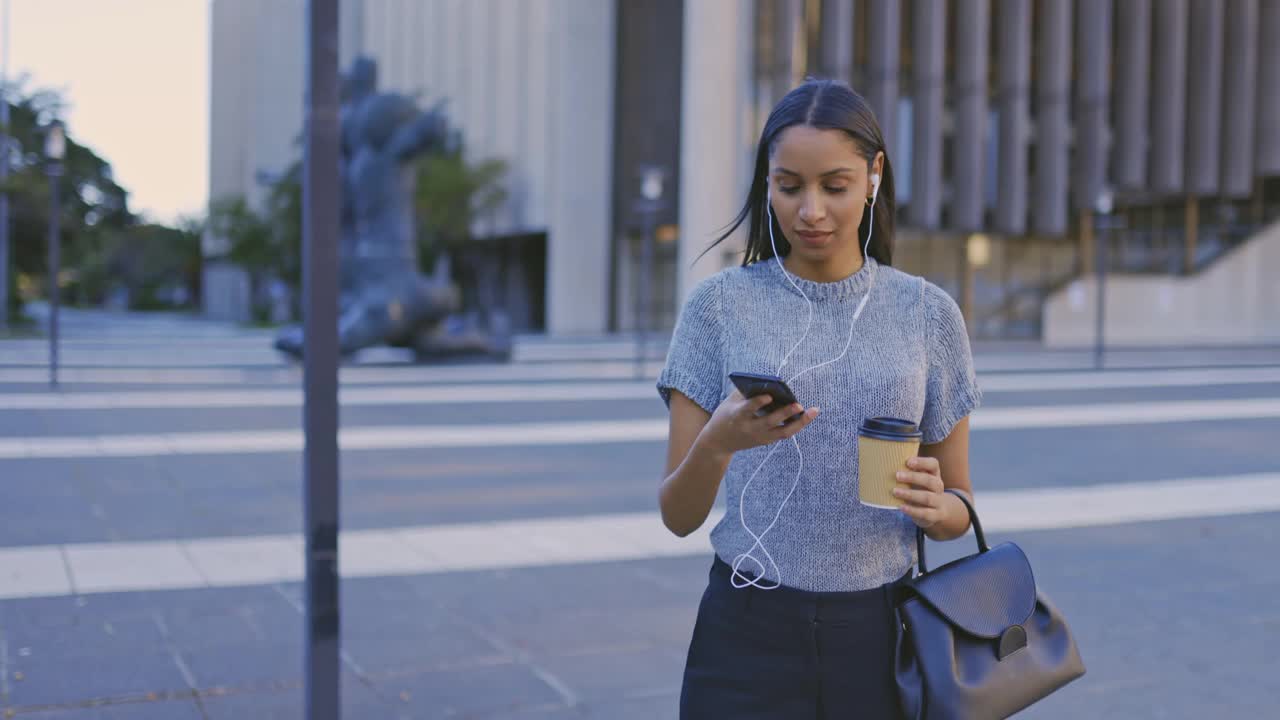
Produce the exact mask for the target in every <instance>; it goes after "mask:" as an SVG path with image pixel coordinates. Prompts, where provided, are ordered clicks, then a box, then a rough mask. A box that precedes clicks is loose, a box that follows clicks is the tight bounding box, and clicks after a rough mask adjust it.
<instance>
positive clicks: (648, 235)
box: [635, 165, 666, 380]
mask: <svg viewBox="0 0 1280 720" xmlns="http://www.w3.org/2000/svg"><path fill="white" fill-rule="evenodd" d="M665 180H666V171H665V170H664V169H663V168H661V167H659V166H656V165H645V166H642V167H641V168H640V199H639V200H637V201H636V204H635V210H636V211H637V212H638V214H639V215H640V225H641V227H640V283H639V285H640V287H639V288H637V289H636V290H637V292H636V320H635V322H636V379H637V380H640V379H643V378H644V372H645V365H646V364H647V360H648V358H647V357H646V356H647V354H648V349H647V348H646V347H645V344H646V339H647V334H648V332H649V329H650V328H651V327H652V326H653V304H652V300H651V299H650V297H651V296H650V290H651V288H650V283H651V282H652V280H653V246H654V244H655V243H656V242H657V241H658V238H657V225H658V213H659V212H661V211H662V193H663V182H664V181H665Z"/></svg>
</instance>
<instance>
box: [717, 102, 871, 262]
mask: <svg viewBox="0 0 1280 720" xmlns="http://www.w3.org/2000/svg"><path fill="white" fill-rule="evenodd" d="M793 125H806V126H809V127H814V128H819V129H823V130H841V131H843V132H844V133H845V134H847V135H848V136H849V137H850V138H851V139H852V140H853V142H854V144H855V145H856V146H857V148H858V153H859V154H860V155H862V157H864V158H866V160H867V166H868V168H870V166H871V163H872V161H874V160H875V157H876V153H877V152H883V153H884V167H883V169H882V170H881V172H880V190H879V193H878V195H877V196H876V204H875V212H874V213H869V212H864V213H863V214H862V223H861V225H859V226H858V238H859V240H858V251H859V252H861V251H862V243H863V242H864V241H865V239H866V237H867V231H868V230H869V229H870V227H869V224H870V223H872V222H874V223H875V233H874V234H873V235H872V236H871V247H870V248H869V249H868V254H869V255H871V257H873V258H875V259H876V261H877V262H879V263H880V264H882V265H891V264H893V263H892V261H893V217H894V211H895V201H894V193H893V169H892V168H891V167H890V165H889V150H888V148H886V147H885V145H884V136H883V135H882V134H881V132H880V123H879V122H878V121H877V120H876V116H875V113H874V112H872V111H871V106H870V105H869V104H867V101H866V100H865V99H864V98H863V97H862V96H861V95H859V94H858V93H856V92H854V91H853V89H852V88H850V87H849V86H848V85H845V84H844V83H842V82H839V81H837V80H817V79H809V80H806V81H805V82H804V84H802V85H800V86H798V87H796V88H795V89H793V90H792V91H791V92H789V93H787V94H786V96H785V97H783V98H782V100H780V101H779V102H778V104H777V105H776V106H774V108H773V112H771V113H769V119H768V121H766V122H765V125H764V130H763V131H762V132H761V133H760V144H759V146H758V147H757V148H756V163H755V170H754V173H753V174H752V177H751V190H750V191H749V192H748V193H747V202H746V204H745V205H743V207H742V210H741V211H740V212H739V213H738V216H737V217H736V218H734V220H733V223H731V224H730V225H729V226H728V229H726V230H725V231H724V234H723V235H721V236H720V237H719V238H717V239H716V241H715V242H713V243H711V245H710V246H709V247H708V248H707V251H710V250H711V248H714V247H715V246H717V245H719V244H720V243H722V242H724V241H725V240H726V239H728V238H729V236H731V235H733V233H734V232H735V231H736V230H737V229H738V228H739V227H740V226H741V225H742V223H744V222H748V221H749V225H748V226H747V227H748V234H747V252H746V256H745V257H743V259H742V264H743V265H750V264H751V263H753V262H757V261H760V260H767V259H769V258H771V257H773V247H772V245H771V244H770V242H769V230H768V228H766V227H765V225H764V218H765V212H764V205H765V202H766V200H765V198H766V194H767V192H768V187H769V185H768V175H769V156H770V155H772V154H773V150H774V145H775V144H776V143H777V141H778V136H779V135H781V134H782V131H783V130H786V129H787V128H789V127H791V126H793ZM873 216H874V217H873ZM773 229H774V235H775V239H776V241H777V243H778V253H779V254H780V255H782V256H783V257H786V256H787V255H788V254H790V252H791V244H790V243H789V242H787V239H786V236H785V235H784V234H783V232H782V228H781V227H780V226H779V225H778V220H777V218H776V217H775V218H774V220H773Z"/></svg>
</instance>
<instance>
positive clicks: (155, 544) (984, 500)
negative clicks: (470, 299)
mask: <svg viewBox="0 0 1280 720" xmlns="http://www.w3.org/2000/svg"><path fill="white" fill-rule="evenodd" d="M1277 511H1280V473H1259V474H1253V475H1237V476H1223V477H1202V478H1187V479H1180V480H1167V481H1158V482H1147V483H1125V484H1115V485H1094V486H1084V487H1070V488H1045V489H1032V490H1006V491H990V492H983V493H980V494H979V496H978V512H979V517H980V518H981V519H982V524H983V528H984V529H985V530H986V531H988V532H989V533H1005V532H1027V531H1033V530H1048V529H1065V528H1081V527H1092V526H1098V525H1117V524H1126V523H1134V522H1148V521H1155V520H1172V519H1179V518H1195V517H1215V516H1223V515H1238V514H1248V513H1260V512H1277ZM720 517H721V512H720V511H717V512H716V513H714V514H713V516H712V517H710V518H708V520H707V522H706V523H704V524H703V526H702V527H701V528H700V529H699V530H698V531H697V532H695V533H693V534H692V535H690V536H689V537H687V538H677V537H675V536H674V535H672V534H671V533H669V532H667V530H666V529H665V528H664V527H663V526H662V522H661V520H660V519H659V517H658V515H657V513H656V512H642V513H617V514H608V515H589V516H585V517H569V518H542V519H535V520H504V521H496V522H476V523H465V524H456V525H427V526H421V527H405V528H388V529H381V530H358V531H347V532H344V533H342V534H341V535H340V540H339V543H340V548H339V562H340V563H341V570H340V571H341V574H342V575H343V576H344V577H382V576H396V575H421V574H430V573H443V572H456V571H476V570H492V569H499V568H530V567H542V566H547V565H564V564H576V563H591V562H617V561H625V560H641V559H650V558H662V557H684V556H696V555H709V554H710V552H711V545H710V530H711V528H712V527H714V525H715V523H716V522H717V521H718V520H719V518H720ZM302 543H303V541H302V538H301V536H299V535H260V536H251V537H235V538H202V539H191V540H163V541H146V542H120V543H110V544H67V545H46V546H35V547H11V548H0V599H11V598H31V597H53V596H63V595H71V594H90V593H101V592H120V591H146V590H170V589H197V588H207V587H226V586H244V585H265V584H271V583H277V582H296V581H298V580H300V579H302V572H303V544H302ZM64 557H65V558H66V560H67V561H66V562H64V561H63V558H64Z"/></svg>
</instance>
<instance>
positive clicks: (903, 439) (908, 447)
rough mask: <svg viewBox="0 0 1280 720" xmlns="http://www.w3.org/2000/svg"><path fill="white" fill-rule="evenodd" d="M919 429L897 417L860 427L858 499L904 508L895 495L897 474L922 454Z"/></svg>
mask: <svg viewBox="0 0 1280 720" xmlns="http://www.w3.org/2000/svg"><path fill="white" fill-rule="evenodd" d="M920 438H921V432H920V428H919V427H917V426H916V424H915V423H913V422H909V421H907V420H899V419H897V418H889V417H877V418H869V419H867V420H863V421H862V424H861V425H859V426H858V499H859V500H861V501H862V504H863V505H870V506H872V507H878V508H890V509H891V508H898V507H902V501H901V500H899V499H898V498H896V497H894V496H893V490H894V488H896V487H898V479H897V472H898V471H899V470H904V469H906V467H907V460H909V459H910V458H913V457H915V456H916V453H918V452H919V451H920Z"/></svg>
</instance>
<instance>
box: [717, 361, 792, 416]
mask: <svg viewBox="0 0 1280 720" xmlns="http://www.w3.org/2000/svg"><path fill="white" fill-rule="evenodd" d="M729 379H730V380H731V381H733V384H734V387H736V388H738V391H739V392H741V393H742V395H743V397H749V398H751V397H755V396H757V395H768V396H769V397H771V398H773V402H770V403H769V404H768V405H766V406H765V407H764V409H763V410H761V411H760V414H761V415H768V414H769V413H771V412H774V411H775V410H779V409H781V408H784V407H786V406H788V405H791V404H794V403H796V402H799V401H798V400H796V395H795V393H793V392H791V388H789V387H787V383H786V382H785V381H784V380H783V379H782V378H780V377H778V376H776V375H759V374H756V373H745V372H733V373H729ZM803 414H804V413H803V412H800V413H796V414H795V415H794V416H792V417H790V418H787V422H791V421H792V420H795V419H796V418H798V417H800V415H803Z"/></svg>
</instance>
